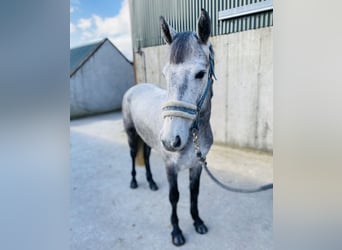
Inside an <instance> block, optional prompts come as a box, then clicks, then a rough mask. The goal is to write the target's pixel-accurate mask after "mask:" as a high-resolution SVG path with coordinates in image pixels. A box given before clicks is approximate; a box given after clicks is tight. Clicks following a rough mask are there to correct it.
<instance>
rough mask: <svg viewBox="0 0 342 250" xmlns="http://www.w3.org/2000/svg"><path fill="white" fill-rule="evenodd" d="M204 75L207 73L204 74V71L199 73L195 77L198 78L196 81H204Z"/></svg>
mask: <svg viewBox="0 0 342 250" xmlns="http://www.w3.org/2000/svg"><path fill="white" fill-rule="evenodd" d="M204 75H205V72H204V71H200V72H198V73H197V74H196V75H195V78H196V79H202V78H203V76H204Z"/></svg>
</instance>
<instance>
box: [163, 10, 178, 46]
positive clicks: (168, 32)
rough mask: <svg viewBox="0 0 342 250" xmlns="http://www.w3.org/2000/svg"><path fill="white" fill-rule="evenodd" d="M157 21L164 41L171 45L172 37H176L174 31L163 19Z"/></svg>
mask: <svg viewBox="0 0 342 250" xmlns="http://www.w3.org/2000/svg"><path fill="white" fill-rule="evenodd" d="M159 21H160V27H161V30H162V34H163V38H164V41H165V42H166V43H168V44H171V43H172V40H173V37H174V36H175V35H176V31H175V30H174V29H173V28H172V27H171V26H170V25H169V24H168V23H167V22H166V20H165V18H164V17H162V16H161V17H159Z"/></svg>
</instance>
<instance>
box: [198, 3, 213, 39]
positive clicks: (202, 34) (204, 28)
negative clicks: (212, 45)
mask: <svg viewBox="0 0 342 250" xmlns="http://www.w3.org/2000/svg"><path fill="white" fill-rule="evenodd" d="M210 32H211V23H210V17H209V14H208V12H206V11H205V9H202V13H201V16H200V18H199V19H198V23H197V35H198V37H199V38H200V40H201V42H202V43H207V41H208V39H209V36H210Z"/></svg>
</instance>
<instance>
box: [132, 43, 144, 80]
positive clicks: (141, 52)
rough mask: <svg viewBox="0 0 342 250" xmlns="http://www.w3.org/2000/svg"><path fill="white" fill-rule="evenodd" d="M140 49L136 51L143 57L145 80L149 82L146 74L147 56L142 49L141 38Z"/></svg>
mask: <svg viewBox="0 0 342 250" xmlns="http://www.w3.org/2000/svg"><path fill="white" fill-rule="evenodd" d="M138 44H139V45H138V49H137V50H136V51H135V52H136V53H137V54H139V55H140V56H141V57H142V58H143V63H144V78H145V82H147V74H146V58H145V52H144V51H143V50H141V47H140V40H139V41H138Z"/></svg>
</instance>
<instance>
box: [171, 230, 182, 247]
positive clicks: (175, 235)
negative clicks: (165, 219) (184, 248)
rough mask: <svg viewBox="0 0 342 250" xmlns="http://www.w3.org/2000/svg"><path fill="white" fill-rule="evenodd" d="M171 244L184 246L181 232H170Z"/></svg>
mask: <svg viewBox="0 0 342 250" xmlns="http://www.w3.org/2000/svg"><path fill="white" fill-rule="evenodd" d="M171 235H172V243H173V245H175V246H177V247H179V246H181V245H184V244H185V238H184V236H183V234H182V231H178V232H172V234H171Z"/></svg>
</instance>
